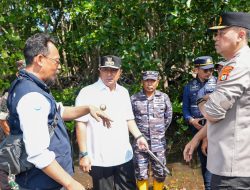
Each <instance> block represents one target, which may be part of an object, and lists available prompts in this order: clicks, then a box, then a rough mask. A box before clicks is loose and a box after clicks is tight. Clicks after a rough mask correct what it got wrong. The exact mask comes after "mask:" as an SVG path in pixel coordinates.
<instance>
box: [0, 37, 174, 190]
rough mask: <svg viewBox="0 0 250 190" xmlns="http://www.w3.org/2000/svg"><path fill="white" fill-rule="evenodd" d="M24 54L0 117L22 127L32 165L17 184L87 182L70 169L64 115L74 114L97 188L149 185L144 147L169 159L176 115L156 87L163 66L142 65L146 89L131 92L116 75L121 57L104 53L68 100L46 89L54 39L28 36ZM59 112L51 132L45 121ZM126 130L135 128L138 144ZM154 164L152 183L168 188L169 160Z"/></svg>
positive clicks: (53, 67) (54, 60) (24, 187)
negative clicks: (92, 79) (94, 74)
mask: <svg viewBox="0 0 250 190" xmlns="http://www.w3.org/2000/svg"><path fill="white" fill-rule="evenodd" d="M24 57H25V64H26V66H25V68H22V69H20V70H19V72H18V74H17V79H16V80H15V81H14V82H13V83H12V85H11V87H10V89H9V91H8V92H9V93H8V97H5V100H6V98H7V107H8V113H7V110H5V111H6V113H5V118H4V120H2V121H5V123H6V124H8V125H9V127H10V134H9V135H18V134H22V135H23V141H24V144H25V149H26V152H27V154H28V158H27V160H28V162H30V163H32V164H33V165H34V167H33V168H31V169H29V170H27V171H25V172H21V173H19V174H17V175H16V182H17V183H18V185H19V189H20V190H29V189H30V190H31V189H53V190H56V189H58V190H59V189H60V190H61V189H68V190H70V189H74V190H75V189H81V190H82V189H84V187H83V186H82V185H81V184H80V183H78V182H77V181H75V180H74V179H73V178H72V177H71V176H72V174H73V163H72V158H71V147H70V143H69V138H68V135H67V132H66V128H65V126H64V123H63V121H67V120H72V119H75V120H76V121H77V122H76V134H77V141H78V144H79V165H80V168H81V169H82V170H83V171H85V172H89V173H90V175H91V176H92V179H93V189H94V190H110V189H128V190H133V189H134V190H135V189H136V188H137V187H138V189H140V190H147V189H148V177H149V176H148V169H149V165H150V164H149V162H150V157H149V155H148V154H147V153H146V151H147V150H148V149H149V150H152V151H153V153H154V154H155V155H156V157H157V158H158V159H159V160H160V161H161V162H163V163H164V164H166V158H165V150H166V139H165V130H166V129H167V127H168V126H169V125H170V123H171V120H172V106H171V103H170V100H169V97H168V95H167V94H165V93H162V92H160V91H158V90H156V88H157V86H158V84H159V73H158V72H157V71H145V72H143V74H142V83H143V89H142V90H141V92H140V93H138V94H135V95H134V96H132V97H131V98H130V96H129V93H128V91H127V89H125V88H124V87H122V86H120V85H119V84H118V83H117V81H118V80H119V78H120V75H121V72H122V70H121V65H122V61H121V59H120V58H119V57H117V56H113V55H107V56H103V57H101V59H100V65H99V79H98V81H97V82H96V83H94V84H92V85H89V86H87V87H85V88H83V89H82V90H81V91H80V93H79V95H78V96H77V98H76V106H75V107H66V106H63V105H62V103H57V102H56V101H55V100H54V98H53V96H52V95H51V93H50V90H49V85H51V84H52V83H53V82H55V79H56V74H57V73H58V71H59V70H60V67H61V66H60V56H59V52H58V49H57V48H56V43H55V41H54V39H53V38H52V37H51V36H49V35H47V34H44V33H39V34H35V35H33V36H31V37H30V38H28V40H27V41H26V43H25V47H24ZM131 101H132V102H133V103H132V104H131ZM134 115H135V116H136V117H135V116H134ZM6 116H8V117H6ZM55 116H56V117H57V118H58V121H57V126H56V127H55V129H54V133H53V135H52V136H50V132H49V128H48V126H50V125H52V123H53V120H54V118H55ZM6 120H7V122H6ZM100 120H102V122H100ZM129 132H130V133H131V134H132V135H133V136H134V143H133V146H134V150H133V149H132V146H131V144H130V138H129ZM133 151H134V152H135V157H134V156H133V155H134V153H133ZM133 158H134V159H133ZM134 165H135V166H136V168H135V167H134ZM152 169H153V174H154V179H155V180H154V189H155V190H156V189H163V185H164V183H163V182H164V180H165V177H166V175H167V174H166V172H165V171H164V168H162V166H161V165H160V164H159V163H157V162H155V161H152ZM1 172H2V171H1ZM7 175H8V174H6V176H7ZM5 182H6V181H5ZM0 185H2V188H3V187H6V189H7V188H9V187H8V184H1V183H0ZM3 185H5V186H3ZM136 186H137V187H136Z"/></svg>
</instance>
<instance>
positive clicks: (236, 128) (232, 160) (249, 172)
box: [183, 12, 250, 190]
mask: <svg viewBox="0 0 250 190" xmlns="http://www.w3.org/2000/svg"><path fill="white" fill-rule="evenodd" d="M209 30H210V31H211V32H213V33H214V36H213V39H214V41H215V49H216V52H217V53H218V54H220V55H221V56H222V57H223V58H224V59H225V62H224V66H223V68H222V70H221V71H220V73H219V76H218V79H217V83H216V87H215V88H213V90H211V91H212V92H208V93H206V91H205V90H202V91H201V92H199V91H198V92H197V90H198V88H200V87H196V86H195V85H193V88H192V84H190V88H189V89H191V90H193V93H194V94H195V96H196V104H195V103H194V101H195V100H193V102H192V106H191V107H190V110H192V111H195V110H198V111H199V114H198V115H195V114H193V113H192V111H191V113H192V115H191V116H190V117H186V120H187V122H189V124H190V125H193V126H194V127H195V128H196V129H197V130H198V132H197V130H196V132H197V133H196V134H195V136H194V137H193V139H192V140H191V141H190V142H189V143H188V144H187V145H186V147H185V149H184V152H183V156H184V159H185V160H186V161H190V160H191V159H192V154H193V151H194V149H195V148H197V147H199V145H200V142H201V141H202V140H203V139H205V138H207V141H208V145H207V163H206V170H204V172H203V174H206V173H209V177H208V178H206V177H207V176H206V175H203V177H204V180H205V182H206V183H205V187H206V189H210V188H211V189H212V190H217V189H218V190H226V189H250V167H249V163H250V157H249V152H250V149H249V134H250V117H249V116H250V114H249V113H250V112H249V108H250V102H249V97H250V64H249V60H250V49H249V46H248V41H249V33H250V32H249V30H250V14H249V13H242V12H226V13H223V14H222V15H221V16H220V19H219V23H218V25H217V26H213V27H211V28H209ZM205 65H207V64H204V65H203V64H200V67H199V69H201V70H203V71H201V72H204V73H205V72H209V71H208V70H207V71H206V68H204V67H203V66H205ZM202 67H203V68H202ZM197 80H198V79H197ZM199 80H200V79H199ZM209 83H210V82H209V81H207V85H206V84H204V85H205V86H207V87H208V88H207V89H210V87H209V86H211V87H212V86H213V85H211V83H210V84H209ZM194 86H195V87H194ZM194 88H197V89H196V90H194ZM200 114H201V115H202V117H204V118H205V119H206V125H204V126H201V125H198V123H199V121H200V118H201V115H200ZM187 115H188V114H187ZM187 115H186V116H187ZM198 151H199V148H198Z"/></svg>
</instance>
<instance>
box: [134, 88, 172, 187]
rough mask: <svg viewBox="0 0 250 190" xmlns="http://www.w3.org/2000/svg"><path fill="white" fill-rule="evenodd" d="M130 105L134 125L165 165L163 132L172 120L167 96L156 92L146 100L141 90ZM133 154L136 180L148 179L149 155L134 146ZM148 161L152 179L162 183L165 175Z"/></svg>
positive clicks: (158, 167) (156, 165)
mask: <svg viewBox="0 0 250 190" xmlns="http://www.w3.org/2000/svg"><path fill="white" fill-rule="evenodd" d="M131 103H132V107H133V112H134V115H135V121H136V124H137V126H138V128H139V130H140V131H141V133H142V134H144V135H145V137H146V139H147V141H148V144H149V149H150V150H151V151H152V152H153V153H154V154H155V155H156V156H157V157H158V158H159V160H160V161H162V163H163V164H166V157H165V150H166V138H165V131H166V129H167V128H168V127H169V125H170V123H171V120H172V105H171V102H170V100H169V97H168V95H167V94H165V93H162V92H160V91H158V90H156V91H155V94H154V96H153V97H152V98H151V99H148V98H147V96H146V95H145V94H144V92H143V90H142V91H141V92H139V93H137V94H135V95H133V96H132V97H131ZM134 153H135V154H134V160H135V172H136V178H137V180H145V179H148V177H149V176H148V168H149V160H150V157H149V155H148V154H147V153H145V152H140V151H139V150H138V147H136V146H135V145H134ZM150 161H151V163H152V170H153V175H154V178H155V179H156V180H157V181H159V182H163V181H164V180H165V177H166V173H165V172H164V171H163V169H162V167H161V166H160V165H159V164H157V163H156V162H155V161H154V160H150Z"/></svg>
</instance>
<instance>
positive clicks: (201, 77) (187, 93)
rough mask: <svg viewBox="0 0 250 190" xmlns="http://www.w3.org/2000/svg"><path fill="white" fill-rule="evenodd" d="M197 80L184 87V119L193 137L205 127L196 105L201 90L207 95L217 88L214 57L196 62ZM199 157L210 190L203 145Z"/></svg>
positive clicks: (205, 57)
mask: <svg viewBox="0 0 250 190" xmlns="http://www.w3.org/2000/svg"><path fill="white" fill-rule="evenodd" d="M194 65H195V72H196V73H197V76H196V78H194V79H192V80H191V81H190V82H189V83H188V84H187V85H185V87H184V92H183V107H182V111H183V117H184V119H185V121H186V122H187V123H188V124H189V126H190V128H191V131H192V133H193V135H195V134H196V133H197V132H198V131H199V130H200V129H201V128H202V127H203V125H205V120H204V117H203V115H202V113H201V112H200V110H199V108H198V106H197V105H196V100H197V96H198V92H199V90H201V89H202V90H203V91H204V92H203V93H205V94H207V93H211V92H212V91H213V90H214V88H215V86H216V78H215V77H214V76H212V74H213V69H214V64H213V60H212V57H210V56H201V57H198V58H196V59H195V60H194ZM198 155H199V159H200V162H201V169H202V176H203V180H204V185H205V188H206V189H210V179H211V175H210V172H209V171H208V170H207V169H206V162H207V158H206V156H205V155H203V154H202V151H201V144H200V145H199V148H198Z"/></svg>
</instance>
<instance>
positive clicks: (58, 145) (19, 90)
mask: <svg viewBox="0 0 250 190" xmlns="http://www.w3.org/2000/svg"><path fill="white" fill-rule="evenodd" d="M30 92H38V93H40V94H42V95H44V96H45V97H46V99H47V100H48V102H49V103H50V105H51V109H50V113H49V115H48V125H49V124H51V123H52V122H53V120H54V116H55V114H57V116H58V119H59V120H58V125H57V127H56V128H55V131H54V135H53V136H52V138H51V139H50V146H49V150H51V151H53V152H54V153H55V155H56V160H57V162H58V163H59V164H60V165H61V167H62V168H63V169H64V170H65V171H66V172H68V173H69V174H70V175H72V174H73V164H72V157H71V146H70V142H69V137H68V134H67V131H66V128H65V125H64V122H63V120H62V118H61V116H60V113H59V112H60V111H59V110H57V107H56V101H55V99H54V98H53V96H52V95H51V94H50V91H49V89H48V87H47V85H46V84H45V83H44V82H42V81H41V80H40V79H38V78H37V77H36V76H34V75H33V74H31V73H28V72H26V71H25V70H21V71H20V72H19V77H18V78H17V79H16V80H15V81H14V82H13V83H12V85H11V88H10V90H9V96H8V109H9V113H10V114H9V118H8V122H9V125H10V133H11V134H22V130H21V129H20V122H19V117H18V114H17V110H16V107H17V104H18V102H19V100H20V99H21V98H22V97H23V96H24V95H25V94H27V93H30ZM27 106H29V105H27ZM30 119H32V118H30ZM37 123H39V121H34V127H36V124H37ZM37 140H38V143H39V139H37ZM16 182H17V183H18V184H19V185H20V186H21V187H23V188H27V189H34V190H41V189H53V190H56V189H60V188H61V187H62V186H61V185H60V184H58V183H57V182H56V181H54V180H53V179H51V178H50V177H49V176H47V175H46V174H45V173H44V172H43V171H42V170H40V169H38V168H35V167H34V168H32V169H31V170H29V171H27V172H23V173H21V174H19V175H17V176H16Z"/></svg>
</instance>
